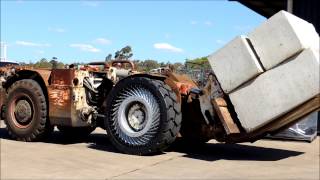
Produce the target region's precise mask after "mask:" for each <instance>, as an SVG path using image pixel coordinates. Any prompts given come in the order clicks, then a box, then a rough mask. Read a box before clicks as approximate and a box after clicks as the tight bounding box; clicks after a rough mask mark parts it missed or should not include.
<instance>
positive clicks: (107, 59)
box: [105, 54, 112, 62]
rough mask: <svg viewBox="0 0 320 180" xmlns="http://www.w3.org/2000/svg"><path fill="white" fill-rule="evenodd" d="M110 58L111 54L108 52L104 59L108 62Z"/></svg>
mask: <svg viewBox="0 0 320 180" xmlns="http://www.w3.org/2000/svg"><path fill="white" fill-rule="evenodd" d="M111 59H112V54H108V56H106V59H105V61H106V62H108V61H110V60H111Z"/></svg>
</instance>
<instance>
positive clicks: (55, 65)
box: [50, 57, 58, 69]
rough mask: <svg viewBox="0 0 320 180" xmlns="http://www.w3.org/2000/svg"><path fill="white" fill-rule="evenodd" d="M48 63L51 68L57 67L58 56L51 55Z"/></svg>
mask: <svg viewBox="0 0 320 180" xmlns="http://www.w3.org/2000/svg"><path fill="white" fill-rule="evenodd" d="M50 64H51V67H52V69H57V68H58V58H57V57H52V59H51V61H50Z"/></svg>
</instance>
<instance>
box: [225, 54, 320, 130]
mask: <svg viewBox="0 0 320 180" xmlns="http://www.w3.org/2000/svg"><path fill="white" fill-rule="evenodd" d="M319 68H320V67H319V51H314V50H311V49H306V50H304V51H303V52H302V53H301V54H299V55H298V56H296V57H294V58H292V59H290V60H288V61H286V62H285V63H283V64H281V65H280V66H277V67H276V68H273V69H271V70H269V71H267V72H265V73H263V74H261V75H260V76H259V77H257V78H256V79H254V80H252V81H250V82H249V83H247V84H245V85H244V86H242V87H241V88H240V89H237V90H236V91H234V92H232V93H231V94H230V95H229V96H230V99H231V102H232V104H233V105H234V108H235V110H236V112H237V115H238V118H239V120H240V122H241V125H242V127H243V128H244V129H245V130H246V131H247V132H251V131H253V130H255V129H257V128H259V127H261V126H263V125H265V124H267V123H268V122H271V121H272V120H274V119H275V118H277V117H279V116H281V115H283V114H284V113H286V112H289V111H290V110H292V109H293V108H295V107H297V106H299V105H300V104H302V103H304V102H306V101H307V100H309V99H311V98H313V97H314V96H316V95H318V94H319V92H320V89H319V82H320V79H319V74H320V72H319Z"/></svg>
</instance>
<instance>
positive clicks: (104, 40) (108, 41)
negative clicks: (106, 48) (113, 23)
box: [94, 38, 112, 45]
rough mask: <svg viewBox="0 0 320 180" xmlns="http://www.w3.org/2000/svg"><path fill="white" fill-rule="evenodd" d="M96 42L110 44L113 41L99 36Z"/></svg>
mask: <svg viewBox="0 0 320 180" xmlns="http://www.w3.org/2000/svg"><path fill="white" fill-rule="evenodd" d="M94 43H97V44H101V45H109V44H111V43H112V41H111V40H109V39H105V38H97V39H96V40H94Z"/></svg>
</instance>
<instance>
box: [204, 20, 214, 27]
mask: <svg viewBox="0 0 320 180" xmlns="http://www.w3.org/2000/svg"><path fill="white" fill-rule="evenodd" d="M204 24H205V25H207V26H212V22H211V21H205V22H204Z"/></svg>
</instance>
